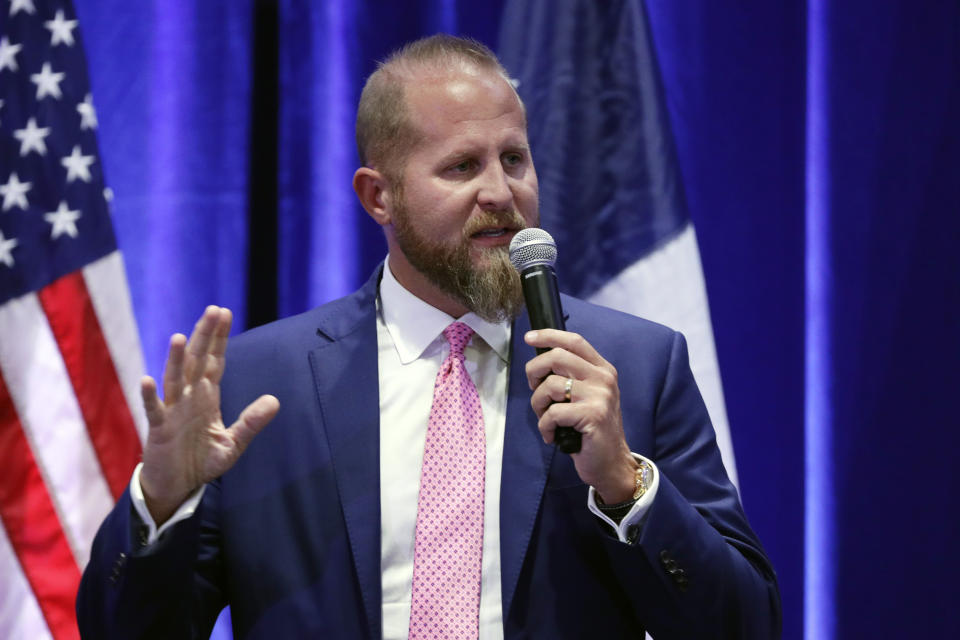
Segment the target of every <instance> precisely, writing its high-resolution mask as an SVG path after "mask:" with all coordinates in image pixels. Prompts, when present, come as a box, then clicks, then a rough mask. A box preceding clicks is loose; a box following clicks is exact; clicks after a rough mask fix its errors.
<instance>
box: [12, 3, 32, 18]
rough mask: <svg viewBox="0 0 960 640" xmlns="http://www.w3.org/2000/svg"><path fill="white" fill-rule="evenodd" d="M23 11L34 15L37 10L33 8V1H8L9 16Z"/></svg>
mask: <svg viewBox="0 0 960 640" xmlns="http://www.w3.org/2000/svg"><path fill="white" fill-rule="evenodd" d="M20 10H23V11H26V12H27V13H36V12H37V9H36V7H34V6H33V0H10V15H14V14H16V13H17V12H18V11H20Z"/></svg>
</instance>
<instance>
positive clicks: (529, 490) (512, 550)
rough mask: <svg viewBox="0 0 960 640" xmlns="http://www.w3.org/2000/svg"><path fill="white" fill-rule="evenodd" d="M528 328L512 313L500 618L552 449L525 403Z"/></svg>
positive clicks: (509, 599) (508, 602)
mask: <svg viewBox="0 0 960 640" xmlns="http://www.w3.org/2000/svg"><path fill="white" fill-rule="evenodd" d="M529 329H530V322H529V320H528V319H527V317H526V315H523V316H521V317H520V318H517V320H516V322H514V326H513V332H512V336H511V340H510V379H509V382H508V384H509V393H508V395H507V420H506V430H505V433H504V438H503V473H502V476H501V481H500V522H501V523H509V526H501V527H500V572H501V589H502V591H501V593H502V597H503V618H504V620H506V619H507V615H508V613H509V611H510V606H511V604H512V603H513V596H514V593H515V592H516V588H517V581H518V580H519V578H520V571H521V569H522V568H523V559H524V557H525V555H526V552H527V546H528V545H529V543H530V536H531V534H532V533H533V529H534V524H535V522H536V519H537V514H538V512H539V508H540V500H541V498H542V497H543V490H544V486H545V485H546V482H547V472H548V470H549V469H550V462H551V460H553V456H554V451H555V448H554V447H553V446H550V445H546V444H544V443H543V439H542V438H541V437H540V431H539V430H538V429H537V416H536V414H535V413H534V412H533V409H531V407H530V389H529V388H528V387H527V376H526V373H525V372H524V366H525V365H526V363H527V360H529V359H530V358H531V357H533V355H534V354H533V349H532V348H531V347H529V346H528V345H527V344H526V343H525V342H524V341H523V335H524V334H525V333H526V332H527V331H529Z"/></svg>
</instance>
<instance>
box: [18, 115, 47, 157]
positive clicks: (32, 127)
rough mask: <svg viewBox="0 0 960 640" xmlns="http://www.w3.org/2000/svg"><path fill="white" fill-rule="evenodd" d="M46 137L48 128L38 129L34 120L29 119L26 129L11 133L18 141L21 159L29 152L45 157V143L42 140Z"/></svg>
mask: <svg viewBox="0 0 960 640" xmlns="http://www.w3.org/2000/svg"><path fill="white" fill-rule="evenodd" d="M48 135H50V127H38V126H37V119H36V118H30V119H29V120H27V126H26V127H24V128H23V129H16V130H14V132H13V137H14V138H16V139H17V140H19V141H20V156H21V157H23V156H25V155H27V154H28V153H30V152H31V151H36V152H37V153H39V154H40V155H41V156H45V155H47V143H46V142H45V141H44V138H46V137H47V136H48Z"/></svg>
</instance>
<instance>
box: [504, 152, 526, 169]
mask: <svg viewBox="0 0 960 640" xmlns="http://www.w3.org/2000/svg"><path fill="white" fill-rule="evenodd" d="M522 163H523V154H522V153H517V152H515V151H511V152H509V153H505V154H503V164H504V165H506V166H508V167H516V166H517V165H519V164H522Z"/></svg>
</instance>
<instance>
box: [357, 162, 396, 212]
mask: <svg viewBox="0 0 960 640" xmlns="http://www.w3.org/2000/svg"><path fill="white" fill-rule="evenodd" d="M353 190H354V191H356V192H357V198H359V199H360V204H361V205H363V208H364V209H366V211H367V213H369V214H370V217H371V218H373V219H374V221H375V222H376V223H377V224H379V225H380V226H381V227H383V226H386V225H388V224H390V222H391V217H390V213H391V211H392V207H391V206H390V187H389V185H388V183H387V179H386V177H385V176H384V175H383V174H382V173H380V172H379V171H377V170H376V169H371V168H370V167H360V168H359V169H357V171H356V172H355V173H354V174H353Z"/></svg>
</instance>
